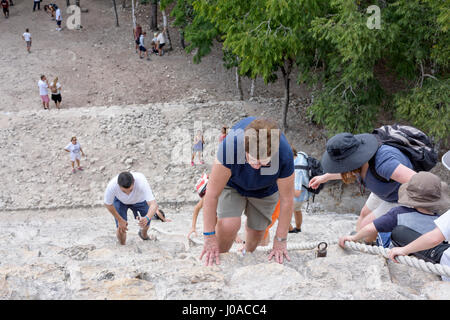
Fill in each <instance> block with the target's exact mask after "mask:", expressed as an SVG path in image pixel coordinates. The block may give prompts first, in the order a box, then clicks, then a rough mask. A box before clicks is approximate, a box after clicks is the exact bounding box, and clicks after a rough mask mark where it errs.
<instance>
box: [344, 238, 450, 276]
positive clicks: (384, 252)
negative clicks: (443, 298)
mask: <svg viewBox="0 0 450 320" xmlns="http://www.w3.org/2000/svg"><path fill="white" fill-rule="evenodd" d="M345 247H346V248H349V249H352V250H358V251H361V252H364V253H370V254H378V255H381V256H383V257H385V258H389V251H390V250H389V249H387V248H383V247H379V246H368V245H365V244H362V243H358V242H353V241H346V242H345ZM395 259H396V260H397V261H398V262H399V263H401V264H405V265H408V266H410V267H414V268H416V269H420V270H422V271H425V272H429V273H433V274H436V275H440V276H447V277H450V267H448V266H445V265H441V264H439V263H436V264H434V263H431V262H426V261H425V260H422V259H418V258H416V257H413V256H396V258H395Z"/></svg>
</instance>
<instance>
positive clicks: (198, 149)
mask: <svg viewBox="0 0 450 320" xmlns="http://www.w3.org/2000/svg"><path fill="white" fill-rule="evenodd" d="M204 143H205V140H204V139H203V134H202V132H201V131H200V130H198V131H197V134H196V136H195V137H194V146H193V147H192V158H191V166H193V165H194V160H195V154H198V158H199V160H200V164H204V162H203V144H204Z"/></svg>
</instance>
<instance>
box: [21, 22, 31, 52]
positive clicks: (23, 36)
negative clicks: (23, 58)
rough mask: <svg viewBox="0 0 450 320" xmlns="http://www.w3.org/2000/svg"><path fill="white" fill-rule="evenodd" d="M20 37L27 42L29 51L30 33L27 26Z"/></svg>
mask: <svg viewBox="0 0 450 320" xmlns="http://www.w3.org/2000/svg"><path fill="white" fill-rule="evenodd" d="M22 39H23V40H25V42H26V44H27V51H28V53H31V51H30V50H31V33H30V30H29V29H28V28H27V29H25V32H24V34H23V35H22Z"/></svg>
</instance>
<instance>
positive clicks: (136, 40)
mask: <svg viewBox="0 0 450 320" xmlns="http://www.w3.org/2000/svg"><path fill="white" fill-rule="evenodd" d="M141 34H142V27H141V25H140V24H137V25H136V29H133V36H134V43H135V45H136V46H135V48H136V53H138V50H139V43H140V42H139V38H140V36H141Z"/></svg>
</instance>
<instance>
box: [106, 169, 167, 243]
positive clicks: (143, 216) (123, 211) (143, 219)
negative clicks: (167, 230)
mask: <svg viewBox="0 0 450 320" xmlns="http://www.w3.org/2000/svg"><path fill="white" fill-rule="evenodd" d="M104 204H105V207H106V208H107V209H108V211H109V212H110V213H111V214H112V215H113V217H114V219H115V221H116V227H117V230H116V236H117V239H118V240H119V243H120V244H122V245H125V243H126V238H127V231H128V222H127V211H128V209H131V211H132V212H133V215H134V218H135V219H138V220H139V227H140V230H139V232H138V235H139V237H140V238H141V239H142V240H150V237H149V236H148V234H147V231H148V229H149V227H150V221H151V219H152V217H153V215H154V214H155V213H156V211H157V210H158V205H157V203H156V200H155V197H154V196H153V193H152V189H151V188H150V185H149V184H148V181H147V179H146V178H145V176H144V175H143V174H142V173H139V172H122V173H120V174H119V175H117V176H115V177H114V178H112V179H111V180H110V181H109V183H108V186H107V187H106V190H105V196H104Z"/></svg>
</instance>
